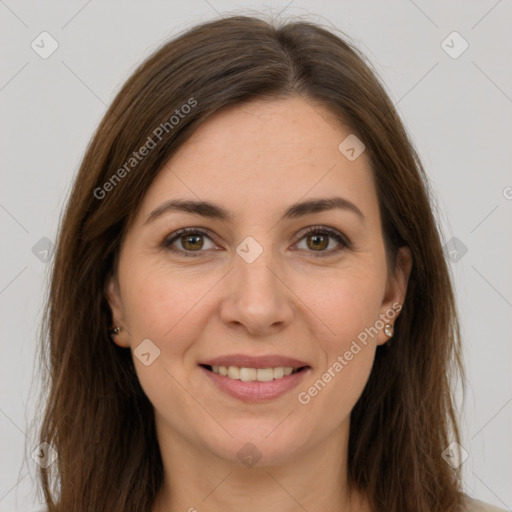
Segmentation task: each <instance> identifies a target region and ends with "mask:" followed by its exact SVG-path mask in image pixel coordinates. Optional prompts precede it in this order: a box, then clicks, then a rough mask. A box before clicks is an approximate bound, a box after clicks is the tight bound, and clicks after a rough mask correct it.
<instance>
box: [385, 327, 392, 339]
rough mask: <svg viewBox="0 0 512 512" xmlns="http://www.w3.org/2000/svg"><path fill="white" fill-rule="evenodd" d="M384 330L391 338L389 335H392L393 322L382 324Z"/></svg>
mask: <svg viewBox="0 0 512 512" xmlns="http://www.w3.org/2000/svg"><path fill="white" fill-rule="evenodd" d="M384 332H385V333H386V335H387V336H389V337H390V338H391V336H393V324H386V325H385V326H384Z"/></svg>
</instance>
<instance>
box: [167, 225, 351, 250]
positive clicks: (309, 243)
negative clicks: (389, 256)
mask: <svg viewBox="0 0 512 512" xmlns="http://www.w3.org/2000/svg"><path fill="white" fill-rule="evenodd" d="M204 238H206V239H208V240H209V241H210V243H211V245H210V247H208V244H206V246H205V243H204ZM330 238H331V239H334V240H335V241H336V242H338V244H339V246H338V247H337V248H334V249H331V250H329V251H326V250H325V249H326V248H327V247H329V245H330V240H329V239H330ZM302 240H305V241H306V249H302V250H305V251H306V256H307V257H310V258H317V257H324V256H329V255H331V254H333V253H338V252H339V251H341V250H343V249H350V248H351V246H352V244H351V242H350V241H349V240H348V239H347V238H346V237H344V236H343V235H342V234H341V233H340V232H338V231H337V230H335V229H332V228H328V227H326V226H312V227H309V228H308V229H307V230H306V231H305V232H303V233H302V236H301V238H300V239H299V242H300V241H302ZM176 245H179V246H181V247H176ZM162 246H163V247H165V248H166V249H169V250H170V251H172V252H175V253H179V255H181V256H184V257H186V258H190V257H191V258H195V257H198V256H200V253H201V252H203V251H202V249H212V248H215V247H216V245H215V244H214V243H213V242H212V239H211V237H210V235H209V233H208V231H205V230H203V229H200V228H182V229H179V230H178V231H175V232H174V233H171V234H170V235H169V236H168V237H167V238H166V239H165V240H164V241H163V243H162ZM311 248H313V250H312V251H309V253H308V249H311ZM311 252H315V253H318V254H314V255H313V254H311ZM194 253H197V254H194Z"/></svg>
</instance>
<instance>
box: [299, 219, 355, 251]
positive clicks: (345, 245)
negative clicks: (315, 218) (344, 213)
mask: <svg viewBox="0 0 512 512" xmlns="http://www.w3.org/2000/svg"><path fill="white" fill-rule="evenodd" d="M329 238H331V239H334V240H336V242H338V244H339V246H338V247H337V248H334V249H331V250H329V251H326V250H325V249H326V248H327V247H329V245H330V243H329V242H330V240H329ZM302 240H305V242H306V249H305V250H306V251H308V249H311V248H313V251H312V252H314V253H315V252H316V253H319V254H311V252H309V253H306V256H307V257H309V258H319V257H320V258H322V257H325V256H329V255H332V254H333V253H338V252H339V251H341V250H343V249H350V248H351V246H352V244H351V242H350V241H349V240H348V239H347V238H346V237H344V236H343V235H342V234H341V233H340V232H339V231H337V230H335V229H332V228H328V227H326V226H312V227H309V228H308V229H307V230H306V232H305V233H303V234H302V237H301V238H300V240H299V241H302ZM340 246H341V247H340Z"/></svg>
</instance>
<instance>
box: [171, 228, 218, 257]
mask: <svg viewBox="0 0 512 512" xmlns="http://www.w3.org/2000/svg"><path fill="white" fill-rule="evenodd" d="M205 238H206V239H208V240H210V243H211V245H212V246H213V247H215V244H213V242H211V239H210V237H209V236H208V234H207V233H206V232H205V231H202V230H200V229H197V228H183V229H180V230H178V231H176V232H174V233H172V234H171V235H169V237H168V238H166V239H165V240H164V242H163V244H162V245H163V246H164V247H165V248H167V249H169V250H170V251H172V252H176V253H179V254H180V255H182V256H185V257H197V256H200V255H201V254H200V253H201V252H203V250H202V249H203V248H206V249H210V248H212V247H205ZM192 253H197V254H192Z"/></svg>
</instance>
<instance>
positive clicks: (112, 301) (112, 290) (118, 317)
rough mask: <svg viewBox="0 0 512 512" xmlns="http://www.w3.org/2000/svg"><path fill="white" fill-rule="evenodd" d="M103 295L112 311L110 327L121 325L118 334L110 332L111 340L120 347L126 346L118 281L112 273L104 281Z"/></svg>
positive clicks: (125, 332) (126, 338)
mask: <svg viewBox="0 0 512 512" xmlns="http://www.w3.org/2000/svg"><path fill="white" fill-rule="evenodd" d="M105 297H106V299H107V302H108V304H109V306H110V311H111V312H112V322H113V325H112V327H115V326H120V327H122V329H121V331H120V332H119V333H118V334H112V341H113V342H114V343H115V344H116V345H119V346H120V347H123V348H128V347H129V346H130V343H129V339H128V331H127V329H126V325H125V321H124V307H123V301H122V300H121V292H120V289H119V283H118V281H117V277H116V276H115V275H114V274H112V275H111V276H110V277H109V278H108V280H107V282H106V285H105Z"/></svg>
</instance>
